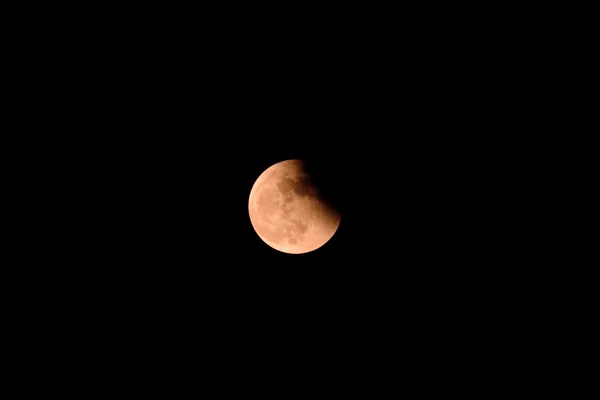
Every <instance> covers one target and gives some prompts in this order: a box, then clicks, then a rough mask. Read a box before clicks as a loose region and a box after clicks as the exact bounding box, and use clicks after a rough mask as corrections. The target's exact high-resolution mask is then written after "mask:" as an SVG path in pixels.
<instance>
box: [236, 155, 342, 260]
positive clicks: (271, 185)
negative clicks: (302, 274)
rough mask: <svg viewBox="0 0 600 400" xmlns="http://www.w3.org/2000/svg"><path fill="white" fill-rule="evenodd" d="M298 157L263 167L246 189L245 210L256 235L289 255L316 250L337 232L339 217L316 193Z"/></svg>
mask: <svg viewBox="0 0 600 400" xmlns="http://www.w3.org/2000/svg"><path fill="white" fill-rule="evenodd" d="M303 165H304V164H303V162H302V161H301V160H287V161H282V162H280V163H277V164H275V165H273V166H271V167H269V168H267V170H265V172H263V173H262V174H261V175H260V176H259V177H258V179H257V180H256V182H255V183H254V185H253V186H252V190H251V191H250V198H249V200H248V212H249V213H250V221H251V222H252V226H253V227H254V230H255V231H256V233H257V234H258V236H259V237H260V238H261V239H262V240H263V241H264V242H265V243H266V244H268V245H269V246H271V247H272V248H274V249H276V250H279V251H281V252H284V253H289V254H302V253H308V252H310V251H313V250H316V249H318V248H319V247H321V246H323V245H324V244H325V243H327V242H328V241H329V239H331V238H332V237H333V235H334V234H335V232H336V231H337V229H338V227H339V225H340V220H341V217H340V215H339V213H337V212H336V211H335V210H334V209H333V208H332V207H331V206H329V205H328V204H327V203H326V202H325V201H324V200H323V199H322V198H321V197H320V196H319V192H318V190H317V189H316V187H314V185H312V184H311V181H310V176H308V174H307V173H306V172H305V171H304V169H303Z"/></svg>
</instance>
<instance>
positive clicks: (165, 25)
mask: <svg viewBox="0 0 600 400" xmlns="http://www.w3.org/2000/svg"><path fill="white" fill-rule="evenodd" d="M117 14H118V15H115V18H111V20H110V21H111V23H110V24H108V23H107V22H106V20H101V21H95V25H93V26H94V27H93V28H91V29H90V28H89V26H88V27H87V29H88V31H91V32H89V33H86V34H81V35H79V34H78V33H80V32H82V31H83V27H75V28H72V27H71V28H70V29H66V31H65V37H68V40H63V39H60V38H45V37H40V38H39V42H40V43H42V45H40V47H42V48H44V49H46V50H47V52H46V53H39V54H40V56H39V57H40V62H43V63H44V65H46V66H47V68H45V69H44V70H43V75H44V76H43V77H42V79H41V80H40V83H39V84H38V87H37V88H36V89H37V90H39V91H40V92H41V93H42V94H43V95H41V96H40V97H36V101H38V102H40V103H44V104H48V107H47V109H48V110H51V111H49V112H48V113H47V115H41V116H37V117H36V118H38V119H39V120H40V122H42V123H43V124H44V125H45V126H49V127H52V131H53V132H59V133H60V134H57V135H51V136H48V137H46V138H45V139H43V140H41V141H38V142H36V143H37V144H38V145H39V146H40V147H42V148H43V147H44V141H45V142H47V144H48V145H51V146H53V147H54V148H59V149H60V152H55V153H53V154H51V155H50V156H49V157H50V158H51V160H50V161H51V164H52V166H53V167H55V166H58V168H52V169H48V170H41V171H39V174H40V175H41V176H44V178H47V179H46V181H49V182H50V185H49V186H47V187H46V188H47V189H46V191H45V192H44V196H45V198H46V199H49V201H48V203H47V204H48V205H47V206H45V207H46V208H47V209H48V211H51V213H50V214H51V215H52V218H55V219H56V220H55V222H54V223H53V224H49V225H47V227H46V231H45V232H47V234H48V235H51V236H52V243H53V244H52V245H50V246H48V249H47V250H45V251H46V253H44V254H45V255H46V257H48V258H50V259H52V260H53V263H54V264H57V265H59V266H58V267H57V268H54V269H51V270H47V271H46V272H44V276H47V277H48V278H50V279H52V280H53V281H60V282H62V284H61V285H62V286H61V287H64V288H66V289H65V290H62V291H61V290H58V289H57V290H56V292H57V293H55V295H56V296H64V298H65V304H68V307H69V309H76V312H75V314H73V312H68V313H67V314H66V315H68V316H69V318H73V315H77V318H76V319H77V324H78V326H80V328H79V329H80V330H81V331H82V332H88V333H89V334H92V333H91V332H93V334H94V335H98V336H99V337H102V340H101V341H100V342H98V343H99V344H98V346H100V347H101V349H102V351H107V352H110V351H114V350H115V349H121V350H122V349H127V353H128V354H129V353H131V354H133V355H132V356H131V357H134V358H136V359H138V360H139V357H141V358H144V357H146V358H153V357H163V356H164V357H169V352H175V353H178V354H180V353H181V352H187V353H192V354H199V353H201V352H202V351H204V350H203V349H211V351H217V352H222V353H221V354H222V357H221V361H220V363H221V364H219V365H221V367H223V365H225V364H227V361H226V360H228V359H231V357H237V358H239V357H241V358H242V359H244V360H245V361H244V364H243V365H244V368H251V367H252V364H253V363H254V362H255V361H256V360H258V359H259V358H261V357H265V355H264V353H263V351H265V352H267V351H270V352H271V356H270V357H272V358H270V359H271V360H272V362H273V363H275V364H277V363H279V362H284V359H285V360H289V359H290V357H292V358H298V359H299V360H300V359H302V360H304V361H306V362H309V363H310V358H311V357H315V358H314V360H316V359H319V360H323V357H325V358H327V359H331V360H335V361H336V362H339V361H343V360H347V361H348V362H349V363H351V360H356V358H357V357H364V358H368V357H370V356H372V355H373V354H381V352H387V351H397V350H398V349H396V347H398V346H397V345H398V342H399V343H401V345H402V346H401V347H402V349H403V350H402V349H400V350H402V351H404V352H406V353H410V354H411V355H412V356H415V359H419V358H420V359H421V362H423V363H426V360H427V357H428V356H423V357H421V356H422V355H423V354H429V355H430V356H431V357H438V358H441V359H445V360H446V361H448V360H453V359H455V358H452V357H457V355H456V354H454V355H448V356H447V357H446V356H443V354H446V353H448V354H450V353H453V352H458V351H459V349H462V348H464V347H470V348H475V347H477V343H478V342H480V341H482V342H485V341H486V340H491V339H489V338H490V336H489V335H492V332H494V334H495V333H496V332H497V331H498V329H500V330H501V329H502V328H501V327H499V326H498V324H497V322H496V321H497V319H494V318H496V317H498V318H500V317H501V315H500V314H501V311H499V310H500V309H501V308H502V307H503V306H505V305H506V304H507V302H510V301H511V294H510V293H509V294H507V293H506V292H503V290H504V284H505V283H506V282H509V281H510V282H511V283H512V284H514V282H515V281H518V278H519V271H518V270H517V269H516V267H515V265H516V263H515V259H514V258H511V257H514V256H513V253H511V252H509V251H507V249H508V248H514V247H515V245H516V246H522V245H524V244H523V243H522V242H519V239H515V238H514V237H515V235H514V230H515V229H516V228H514V227H513V226H511V222H510V218H511V204H514V202H517V201H519V198H518V196H515V195H513V194H508V193H507V192H505V191H504V190H503V187H504V185H506V182H505V181H504V179H507V178H505V176H506V172H507V171H510V169H511V163H512V159H511V157H515V156H514V155H511V156H507V155H506V154H505V153H504V152H503V149H504V148H505V146H506V142H511V143H513V144H514V143H517V144H519V143H520V142H519V140H518V138H517V139H515V138H513V137H511V136H510V135H511V133H510V132H511V129H513V128H515V126H516V125H514V124H515V123H514V120H512V119H510V118H507V115H509V114H510V115H512V114H513V113H514V112H515V111H517V112H519V110H518V106H517V105H515V103H516V100H515V99H516V95H515V94H514V93H513V92H512V87H511V84H512V83H513V82H514V79H513V78H512V75H511V74H512V72H511V71H512V68H513V67H514V66H512V65H510V63H509V62H507V61H506V59H502V57H500V56H499V54H500V51H501V50H500V49H499V47H498V45H497V44H496V41H497V38H496V37H495V36H494V32H489V33H486V34H484V33H483V32H484V31H483V28H482V27H481V26H480V25H485V23H486V22H487V21H488V20H487V19H485V18H483V19H480V20H478V21H474V22H473V24H472V25H469V27H468V28H465V27H464V25H461V26H459V24H455V23H454V22H453V20H449V19H446V18H444V13H443V12H441V11H440V12H439V14H437V13H431V12H428V13H425V14H423V16H422V18H419V19H417V20H413V19H412V18H410V17H408V16H405V17H402V18H400V17H399V18H400V21H398V20H392V21H381V20H380V19H378V18H375V19H373V20H369V17H367V16H365V17H364V18H365V19H358V20H357V19H352V18H345V17H343V16H340V15H337V14H336V15H337V16H330V17H328V18H324V19H322V20H321V22H315V23H314V24H307V23H305V22H303V20H300V21H295V22H292V20H291V19H288V18H282V19H276V20H271V22H273V24H264V23H262V22H261V23H259V22H258V20H256V19H250V18H247V17H246V16H245V14H244V13H241V14H240V15H238V16H237V17H236V18H235V19H232V18H233V17H232V14H228V13H225V14H223V15H224V16H225V17H224V18H220V19H218V20H216V21H215V20H212V17H211V16H210V15H208V14H202V15H203V18H201V19H199V20H198V19H196V18H195V16H196V15H198V13H196V14H190V15H188V17H187V18H184V17H183V14H185V13H183V12H176V13H174V15H175V17H176V18H174V19H173V20H171V19H169V18H170V17H169V16H167V15H162V16H161V17H160V18H157V17H156V16H155V17H152V18H150V17H148V18H146V17H144V14H143V13H140V12H139V10H133V11H131V10H130V12H127V13H126V12H124V11H123V12H119V13H117ZM378 15H379V14H378ZM119 16H120V17H119ZM117 17H119V18H117ZM120 18H121V21H120V22H119V19H120ZM91 20H92V19H91V17H90V19H80V20H78V21H77V22H78V23H80V24H81V25H83V26H86V25H87V23H88V22H90V21H91ZM206 20H210V21H206ZM332 20H335V22H336V23H335V24H333V23H331V22H332ZM367 20H368V21H367ZM369 21H370V22H369ZM209 22H210V23H209ZM442 22H443V23H442ZM449 33H452V34H449ZM490 49H494V51H489V50H490ZM34 70H35V69H34ZM38 79H39V77H38ZM34 85H35V84H34ZM519 96H521V98H523V96H525V97H526V94H523V93H520V95H519ZM507 132H508V133H507ZM40 143H41V145H40ZM515 147H517V148H522V147H521V146H519V145H517V146H515ZM517 153H518V151H517ZM292 158H295V159H305V160H308V162H309V163H310V165H311V167H312V168H313V176H314V178H315V179H317V180H318V181H319V182H320V185H321V190H323V191H325V192H326V194H327V195H328V196H329V197H330V198H331V199H332V201H333V202H334V203H335V204H336V205H337V206H338V207H339V209H340V210H341V212H342V223H341V225H340V227H339V230H338V232H337V233H336V235H335V236H334V237H333V238H332V239H331V241H330V242H329V243H327V244H326V245H325V246H323V247H322V248H320V249H318V250H316V251H314V252H311V253H307V254H304V255H287V254H283V253H279V252H276V251H274V250H273V249H271V248H270V247H268V246H267V245H266V244H265V243H264V242H262V240H260V238H259V237H258V236H257V235H256V234H255V232H254V231H253V229H252V226H251V224H250V219H249V216H248V210H247V205H248V196H249V193H250V190H251V187H252V185H253V183H254V181H255V180H256V178H257V177H258V176H259V175H260V174H261V173H262V172H263V171H264V170H265V169H266V168H268V167H269V166H271V165H273V164H275V163H277V162H279V161H283V160H287V159H292ZM50 204H52V205H50ZM57 210H60V212H59V211H57ZM57 243H58V244H57ZM517 286H518V285H517ZM510 291H512V292H517V291H519V288H518V287H515V286H514V285H512V286H511V289H510ZM59 311H60V310H59ZM59 311H57V312H59ZM491 316H496V317H494V318H491ZM99 321H104V322H99ZM196 338H202V339H196ZM397 338H401V339H397ZM157 340H158V343H160V344H161V345H160V346H156V347H153V350H152V351H150V352H148V348H149V346H152V343H157ZM356 343H358V344H359V345H357V344H356ZM383 343H385V345H384V344H383ZM394 343H395V344H394ZM502 343H504V342H502ZM502 343H499V344H497V346H498V347H496V349H498V348H502V346H504V344H502ZM277 349H279V350H277ZM121 350H119V351H121ZM159 353H160V354H159ZM253 360H254V361H253ZM314 360H313V361H314ZM423 360H425V361H423ZM186 362H187V361H186ZM186 362H184V363H186ZM256 362H258V361H256ZM332 362H333V361H332ZM313 364H314V362H313ZM311 365H312V364H311ZM215 368H217V367H215Z"/></svg>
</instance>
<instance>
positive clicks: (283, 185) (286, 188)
mask: <svg viewBox="0 0 600 400" xmlns="http://www.w3.org/2000/svg"><path fill="white" fill-rule="evenodd" d="M295 186H296V182H295V181H293V180H292V179H290V178H283V179H282V180H281V182H279V183H277V189H279V191H280V192H281V193H288V192H291V191H292V190H294V187H295Z"/></svg>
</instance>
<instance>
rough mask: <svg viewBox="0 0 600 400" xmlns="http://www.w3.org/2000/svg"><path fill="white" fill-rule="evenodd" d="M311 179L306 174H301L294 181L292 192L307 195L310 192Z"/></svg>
mask: <svg viewBox="0 0 600 400" xmlns="http://www.w3.org/2000/svg"><path fill="white" fill-rule="evenodd" d="M310 189H311V181H310V178H309V177H308V176H303V177H301V178H299V179H298V181H296V185H295V186H294V193H296V194H297V195H298V196H307V195H309V194H311V190H310Z"/></svg>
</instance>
